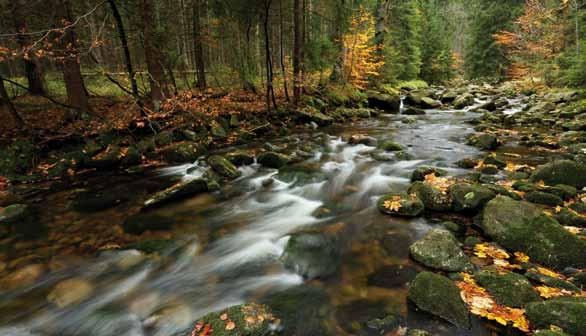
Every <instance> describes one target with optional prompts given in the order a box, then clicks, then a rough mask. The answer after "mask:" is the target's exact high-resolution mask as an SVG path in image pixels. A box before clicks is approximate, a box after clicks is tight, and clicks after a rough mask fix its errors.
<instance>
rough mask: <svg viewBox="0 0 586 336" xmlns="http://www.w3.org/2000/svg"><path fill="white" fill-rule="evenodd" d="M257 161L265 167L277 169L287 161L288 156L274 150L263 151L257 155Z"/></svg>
mask: <svg viewBox="0 0 586 336" xmlns="http://www.w3.org/2000/svg"><path fill="white" fill-rule="evenodd" d="M257 161H258V163H260V164H261V165H263V166H265V167H268V168H275V169H279V168H281V167H283V166H284V165H286V164H287V162H289V157H287V156H286V155H284V154H280V153H276V152H265V153H262V154H260V155H259V156H258V158H257Z"/></svg>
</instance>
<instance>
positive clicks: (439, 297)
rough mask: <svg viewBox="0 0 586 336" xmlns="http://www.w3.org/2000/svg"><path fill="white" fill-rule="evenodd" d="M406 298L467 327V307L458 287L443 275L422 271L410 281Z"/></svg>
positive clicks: (468, 319)
mask: <svg viewBox="0 0 586 336" xmlns="http://www.w3.org/2000/svg"><path fill="white" fill-rule="evenodd" d="M407 298H408V299H409V300H410V301H411V302H413V303H415V305H416V306H417V307H418V308H419V309H421V310H423V311H426V312H428V313H431V314H433V315H436V316H438V317H441V318H442V319H444V320H446V321H448V322H450V323H453V324H455V325H456V326H458V327H460V328H468V326H469V325H470V316H469V314H468V308H466V304H465V303H464V301H462V298H461V297H460V289H459V288H458V287H456V285H455V284H454V283H453V282H452V280H450V279H448V278H446V277H445V276H442V275H439V274H435V273H431V272H422V273H419V274H418V275H417V277H415V280H413V281H412V282H411V286H410V287H409V292H408V294H407Z"/></svg>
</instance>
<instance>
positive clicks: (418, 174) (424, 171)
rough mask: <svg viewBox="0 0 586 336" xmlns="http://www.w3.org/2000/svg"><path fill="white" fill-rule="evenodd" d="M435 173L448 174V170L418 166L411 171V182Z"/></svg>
mask: <svg viewBox="0 0 586 336" xmlns="http://www.w3.org/2000/svg"><path fill="white" fill-rule="evenodd" d="M429 174H433V175H435V176H446V175H448V172H447V171H445V170H444V169H441V168H435V167H428V166H422V167H418V168H417V169H415V170H414V171H413V173H411V182H415V181H424V180H425V176H427V175H429Z"/></svg>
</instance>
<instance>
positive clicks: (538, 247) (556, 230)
mask: <svg viewBox="0 0 586 336" xmlns="http://www.w3.org/2000/svg"><path fill="white" fill-rule="evenodd" d="M481 226H482V229H483V230H484V232H485V233H486V234H487V235H488V236H489V237H491V238H492V239H493V240H494V241H496V242H497V243H499V244H500V245H502V246H503V247H505V248H507V249H509V250H511V251H520V252H524V253H526V254H527V255H528V256H529V257H531V259H532V260H534V261H536V262H539V263H542V264H545V265H547V266H549V267H552V268H555V269H564V268H566V267H575V268H584V267H586V242H585V241H583V240H581V239H580V238H578V237H577V236H575V235H573V234H571V233H569V232H568V231H566V230H565V229H564V228H563V227H562V226H561V225H560V224H559V223H558V222H557V221H556V220H555V219H553V218H550V217H548V216H546V215H545V214H543V211H542V210H541V209H539V208H538V207H536V206H534V205H532V204H530V203H527V202H523V201H515V200H513V199H511V198H509V197H505V196H497V197H495V198H494V199H493V200H491V201H490V202H488V204H487V205H486V207H485V209H484V214H483V218H482V223H481Z"/></svg>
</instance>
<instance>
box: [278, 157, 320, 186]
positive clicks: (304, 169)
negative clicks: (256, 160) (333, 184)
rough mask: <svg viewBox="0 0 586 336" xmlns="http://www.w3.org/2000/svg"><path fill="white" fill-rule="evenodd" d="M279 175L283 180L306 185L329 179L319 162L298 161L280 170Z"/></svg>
mask: <svg viewBox="0 0 586 336" xmlns="http://www.w3.org/2000/svg"><path fill="white" fill-rule="evenodd" d="M278 177H279V179H280V180H281V181H283V182H287V183H295V184H296V185H305V184H309V183H317V182H321V181H325V180H327V175H326V174H325V173H324V172H323V171H322V170H321V169H320V166H319V164H314V163H307V162H304V163H298V164H295V165H289V166H285V167H283V168H281V169H280V170H279V174H278Z"/></svg>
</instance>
